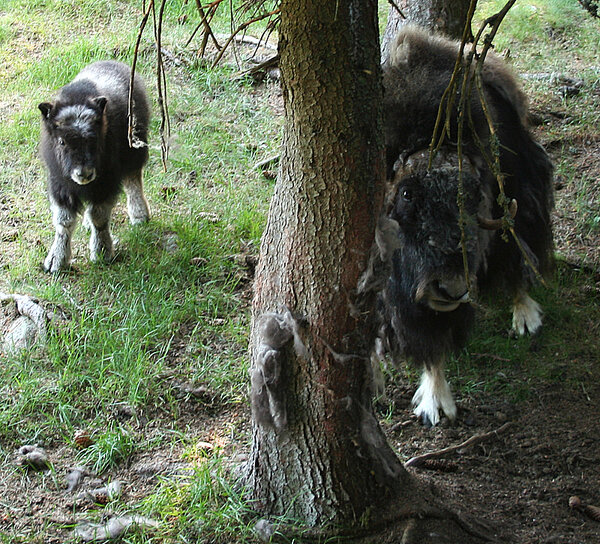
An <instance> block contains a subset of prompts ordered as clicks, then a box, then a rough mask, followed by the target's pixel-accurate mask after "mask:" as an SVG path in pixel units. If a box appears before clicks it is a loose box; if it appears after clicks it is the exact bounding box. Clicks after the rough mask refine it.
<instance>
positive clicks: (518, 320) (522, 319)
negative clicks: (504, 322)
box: [512, 290, 543, 336]
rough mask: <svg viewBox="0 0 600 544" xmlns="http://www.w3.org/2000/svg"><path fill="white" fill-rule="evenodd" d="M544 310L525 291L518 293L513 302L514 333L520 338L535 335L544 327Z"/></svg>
mask: <svg viewBox="0 0 600 544" xmlns="http://www.w3.org/2000/svg"><path fill="white" fill-rule="evenodd" d="M542 314H543V311H542V308H541V306H540V305H539V304H538V303H537V302H536V301H535V300H533V299H532V298H531V297H530V296H529V295H528V294H527V292H525V291H522V290H521V291H518V292H517V294H516V296H515V298H514V301H513V322H512V328H513V331H514V332H515V333H516V334H518V335H519V336H523V335H524V334H525V333H526V332H528V333H529V334H535V333H536V332H537V331H538V330H539V329H540V327H541V326H542Z"/></svg>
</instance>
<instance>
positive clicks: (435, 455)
mask: <svg viewBox="0 0 600 544" xmlns="http://www.w3.org/2000/svg"><path fill="white" fill-rule="evenodd" d="M512 425H513V422H512V421H509V422H507V423H505V424H504V425H502V426H501V427H500V428H498V429H496V430H494V431H490V432H489V433H484V434H476V435H475V436H472V437H471V438H469V439H468V440H465V441H464V442H461V443H460V444H457V445H455V446H449V447H447V448H444V449H442V450H438V451H432V452H429V453H424V454H423V455H417V456H416V457H412V458H411V459H409V460H408V461H406V463H404V466H405V467H407V468H408V467H419V466H421V465H423V463H424V462H425V461H428V460H429V459H439V458H440V457H445V456H447V455H450V454H453V453H456V452H458V451H460V450H465V449H467V448H470V447H471V446H474V445H475V444H479V443H481V442H485V441H486V440H489V439H490V438H494V437H495V436H498V435H499V434H501V433H503V432H504V431H506V430H507V429H508V428H509V427H511V426H512Z"/></svg>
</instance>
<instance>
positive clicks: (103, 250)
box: [85, 202, 115, 261]
mask: <svg viewBox="0 0 600 544" xmlns="http://www.w3.org/2000/svg"><path fill="white" fill-rule="evenodd" d="M113 206H114V203H112V202H103V203H102V204H90V206H89V207H88V208H87V209H86V211H85V214H86V217H85V222H86V224H87V225H88V226H89V227H90V259H91V260H92V261H97V260H99V259H100V258H104V260H105V261H110V260H112V258H113V257H114V255H115V251H114V248H113V241H112V236H111V234H110V216H111V213H112V209H113Z"/></svg>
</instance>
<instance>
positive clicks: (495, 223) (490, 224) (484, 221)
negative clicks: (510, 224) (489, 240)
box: [477, 198, 518, 230]
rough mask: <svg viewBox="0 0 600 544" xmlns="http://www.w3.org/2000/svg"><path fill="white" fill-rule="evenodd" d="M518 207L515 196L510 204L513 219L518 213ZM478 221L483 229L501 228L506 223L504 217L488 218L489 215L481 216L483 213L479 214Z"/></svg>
mask: <svg viewBox="0 0 600 544" xmlns="http://www.w3.org/2000/svg"><path fill="white" fill-rule="evenodd" d="M517 207H518V206H517V201H516V200H515V199H514V198H513V199H512V200H511V201H510V204H509V205H508V213H510V218H511V219H514V218H515V216H516V215H517ZM477 223H479V226H480V227H481V228H482V229H486V230H499V229H501V228H502V226H503V224H504V218H503V217H499V218H498V219H488V218H487V217H481V215H478V216H477Z"/></svg>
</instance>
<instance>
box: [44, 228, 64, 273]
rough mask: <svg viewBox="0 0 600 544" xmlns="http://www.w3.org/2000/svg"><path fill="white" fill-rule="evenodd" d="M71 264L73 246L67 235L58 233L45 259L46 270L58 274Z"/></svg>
mask: <svg viewBox="0 0 600 544" xmlns="http://www.w3.org/2000/svg"><path fill="white" fill-rule="evenodd" d="M70 265H71V246H70V244H69V243H68V240H67V237H66V235H60V234H57V235H56V237H55V238H54V243H53V244H52V247H51V248H50V251H49V252H48V255H47V256H46V259H45V260H44V271H45V272H50V273H52V274H56V273H58V272H60V271H61V270H63V269H65V268H69V266H70Z"/></svg>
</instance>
